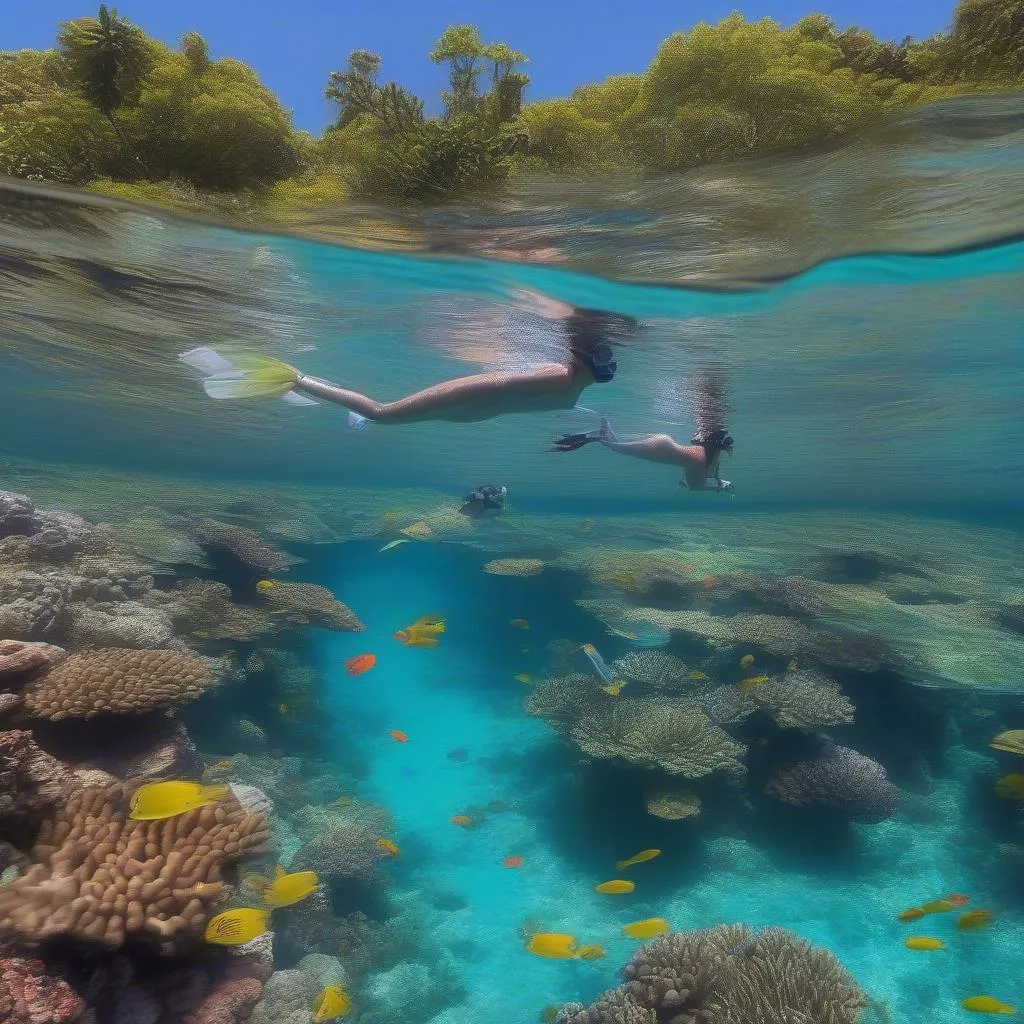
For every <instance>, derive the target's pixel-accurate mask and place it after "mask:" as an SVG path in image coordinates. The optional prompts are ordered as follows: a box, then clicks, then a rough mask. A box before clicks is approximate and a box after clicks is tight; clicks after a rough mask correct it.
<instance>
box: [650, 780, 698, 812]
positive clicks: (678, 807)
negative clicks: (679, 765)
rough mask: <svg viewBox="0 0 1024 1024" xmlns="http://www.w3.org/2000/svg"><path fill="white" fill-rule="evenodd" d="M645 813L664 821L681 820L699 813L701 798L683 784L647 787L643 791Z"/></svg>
mask: <svg viewBox="0 0 1024 1024" xmlns="http://www.w3.org/2000/svg"><path fill="white" fill-rule="evenodd" d="M644 805H645V806H646V808H647V813H648V814H650V815H652V816H653V817H655V818H664V819H665V820H666V821H681V820H682V819H684V818H696V817H697V816H698V815H699V814H700V808H701V800H700V797H699V796H697V794H696V793H694V792H693V790H691V789H687V788H686V787H685V786H679V785H673V784H664V785H659V786H656V787H652V788H651V789H648V790H647V791H646V792H645V793H644Z"/></svg>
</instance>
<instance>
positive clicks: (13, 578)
mask: <svg viewBox="0 0 1024 1024" xmlns="http://www.w3.org/2000/svg"><path fill="white" fill-rule="evenodd" d="M70 617H71V615H70V612H69V611H68V586H67V583H66V582H65V581H63V580H61V579H59V578H56V577H51V576H49V575H44V574H42V573H37V572H30V571H27V570H24V571H14V572H4V571H3V570H2V566H0V636H3V637H6V638H7V639H9V640H46V639H47V638H48V637H54V636H59V635H60V633H61V632H62V630H63V629H64V628H65V626H66V625H67V624H68V622H69V620H70Z"/></svg>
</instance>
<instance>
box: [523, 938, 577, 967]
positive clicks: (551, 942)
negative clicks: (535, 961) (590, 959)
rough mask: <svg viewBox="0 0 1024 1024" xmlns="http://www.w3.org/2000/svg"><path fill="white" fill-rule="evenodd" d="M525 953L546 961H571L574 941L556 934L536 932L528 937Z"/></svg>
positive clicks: (574, 945)
mask: <svg viewBox="0 0 1024 1024" xmlns="http://www.w3.org/2000/svg"><path fill="white" fill-rule="evenodd" d="M526 951H527V952H528V953H533V955H534V956H543V957H546V958H547V959H548V960H571V959H572V958H573V957H574V956H575V955H576V939H575V938H574V937H573V936H572V935H559V934H558V933H557V932H537V933H536V934H535V935H531V936H530V941H529V942H528V943H527V944H526Z"/></svg>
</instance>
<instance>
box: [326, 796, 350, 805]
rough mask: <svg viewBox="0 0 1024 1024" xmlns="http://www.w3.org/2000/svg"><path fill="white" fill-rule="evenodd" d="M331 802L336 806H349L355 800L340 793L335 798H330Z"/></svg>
mask: <svg viewBox="0 0 1024 1024" xmlns="http://www.w3.org/2000/svg"><path fill="white" fill-rule="evenodd" d="M331 803H333V804H334V805H335V806H336V807H351V806H352V804H353V803H355V801H354V800H353V799H352V797H350V796H347V795H342V796H339V797H338V799H337V800H332V801H331Z"/></svg>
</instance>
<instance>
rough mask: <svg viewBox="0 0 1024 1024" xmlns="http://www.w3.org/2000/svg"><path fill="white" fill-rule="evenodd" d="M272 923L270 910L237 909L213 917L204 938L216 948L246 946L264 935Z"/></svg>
mask: <svg viewBox="0 0 1024 1024" xmlns="http://www.w3.org/2000/svg"><path fill="white" fill-rule="evenodd" d="M269 922H270V911H269V910H254V909H253V908H252V907H236V908H235V909H234V910H226V911H225V912H224V913H223V914H218V915H217V916H216V917H211V918H210V920H209V923H208V924H207V925H206V931H205V932H204V933H203V938H204V939H206V941H207V942H212V943H213V944H214V945H215V946H244V945H245V944H246V943H247V942H252V940H253V939H255V938H256V937H257V936H259V935H263V934H264V932H266V930H267V926H268V924H269Z"/></svg>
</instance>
